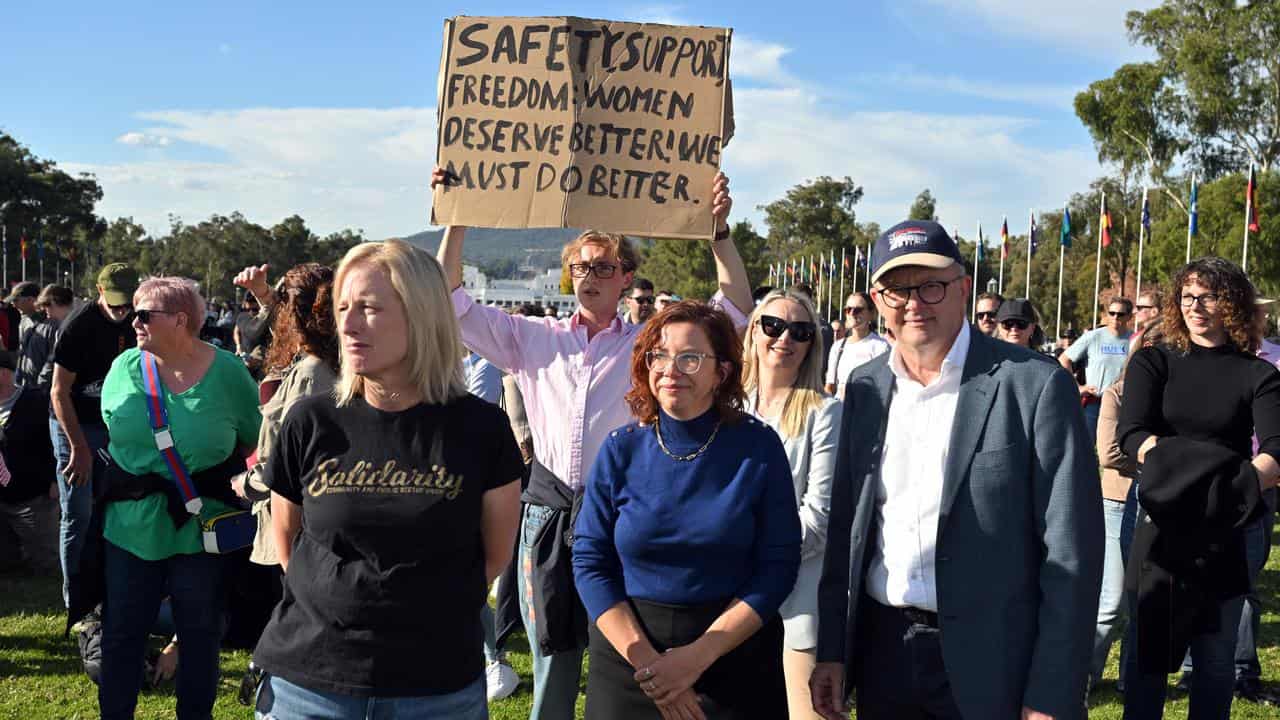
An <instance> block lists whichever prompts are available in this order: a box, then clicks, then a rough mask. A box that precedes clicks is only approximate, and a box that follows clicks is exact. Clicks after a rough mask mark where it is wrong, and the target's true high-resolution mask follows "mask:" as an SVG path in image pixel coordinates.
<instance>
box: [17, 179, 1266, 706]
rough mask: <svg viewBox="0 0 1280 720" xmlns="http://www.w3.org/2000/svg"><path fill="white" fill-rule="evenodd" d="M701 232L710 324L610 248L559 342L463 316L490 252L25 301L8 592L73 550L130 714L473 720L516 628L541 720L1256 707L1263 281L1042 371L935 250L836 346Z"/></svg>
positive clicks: (507, 317) (512, 317)
mask: <svg viewBox="0 0 1280 720" xmlns="http://www.w3.org/2000/svg"><path fill="white" fill-rule="evenodd" d="M433 183H434V184H438V185H444V186H446V187H447V186H448V185H449V183H450V178H449V177H448V176H447V175H446V173H444V172H443V171H441V170H437V171H436V173H435V174H434V175H433ZM709 200H710V202H709V205H710V207H711V212H712V215H713V217H714V219H715V223H716V224H715V227H716V231H715V237H714V239H713V240H712V241H711V242H710V250H711V253H712V255H713V256H714V260H715V268H716V272H717V280H718V290H717V292H716V293H715V295H714V296H712V297H710V298H707V299H705V300H702V299H681V298H680V297H678V296H677V295H675V294H674V293H671V292H669V291H655V287H654V285H653V283H652V282H650V281H647V280H644V279H642V278H640V277H638V276H637V273H638V272H639V270H640V256H639V254H638V253H637V251H636V249H635V247H634V246H633V245H632V244H631V242H630V241H629V240H628V239H627V238H625V237H622V236H620V235H615V234H611V233H606V232H597V231H587V232H584V233H583V234H581V235H580V236H578V237H577V238H576V239H575V240H573V241H572V242H570V243H569V244H568V245H566V246H565V248H564V250H563V253H562V258H561V259H562V262H563V265H564V268H565V270H566V272H567V273H568V276H569V277H570V278H571V279H572V282H573V289H574V294H575V295H576V297H577V300H578V303H579V307H578V309H577V311H576V312H574V313H573V314H572V315H570V316H569V317H566V318H557V317H556V316H555V314H554V313H546V312H544V311H543V310H542V309H540V308H537V307H534V306H522V307H520V308H517V309H515V310H514V311H513V312H510V313H508V312H504V311H502V310H500V309H498V308H494V307H487V306H483V305H481V304H479V303H477V302H475V301H474V300H473V298H472V297H471V296H470V295H469V294H468V293H467V291H466V290H465V288H464V287H463V286H462V282H461V280H462V257H463V245H464V242H465V236H466V229H465V228H462V227H450V228H448V229H447V230H446V231H445V234H444V236H443V239H442V241H441V244H440V247H439V250H438V254H437V256H435V257H432V256H431V255H429V254H427V253H425V252H423V251H421V250H419V249H416V248H414V247H413V246H411V245H409V244H407V243H404V242H401V241H398V240H389V241H385V242H375V243H364V244H361V245H359V246H357V247H355V248H354V249H352V250H351V251H350V252H349V253H348V254H347V255H346V256H345V257H344V258H343V259H342V260H341V262H340V263H339V264H338V265H337V267H326V266H322V265H319V264H315V263H305V264H302V265H298V266H296V267H293V268H289V269H287V270H286V271H285V272H284V273H282V274H281V275H280V277H279V278H278V279H277V280H275V282H274V283H273V282H272V279H271V269H270V268H269V267H267V266H265V265H263V266H251V267H248V268H245V270H244V271H243V272H241V273H240V274H239V275H238V276H237V277H236V278H235V284H236V285H238V286H239V287H241V288H243V290H244V299H243V301H242V303H239V304H238V305H232V304H224V305H217V306H215V305H213V304H210V303H208V302H207V301H206V299H205V298H204V297H203V295H202V292H201V289H200V288H199V287H198V286H197V285H196V284H195V283H194V282H192V281H190V280H187V279H184V278H177V277H150V278H140V277H139V276H138V274H137V272H136V271H135V270H134V269H132V268H131V267H129V266H127V265H124V264H119V263H116V264H111V265H108V266H106V267H105V268H103V269H102V271H101V272H100V274H99V275H98V277H97V291H98V294H97V297H96V298H94V299H93V300H90V301H85V302H80V303H77V302H76V301H75V299H74V298H73V296H72V293H71V291H70V290H69V289H67V288H62V287H59V286H56V285H50V286H47V287H45V288H40V287H38V286H36V285H34V284H32V283H21V284H19V285H16V286H15V287H14V288H13V289H12V291H11V293H10V295H9V297H8V298H7V300H6V303H5V305H4V307H3V310H4V312H0V342H2V343H3V344H4V345H5V347H6V351H5V352H3V353H0V425H2V426H3V431H4V436H3V460H4V463H3V466H2V467H0V567H3V568H6V569H10V570H11V569H13V568H22V567H28V568H34V567H35V566H34V565H33V563H35V562H37V561H38V556H39V555H40V550H39V548H41V547H42V545H41V543H45V545H46V546H48V547H49V548H50V551H49V552H50V553H52V552H53V550H52V547H53V545H55V544H56V554H57V557H58V564H59V566H60V568H61V572H62V577H63V600H64V603H65V604H66V607H67V610H68V627H71V626H72V624H73V623H74V624H75V627H76V629H77V632H78V634H79V637H80V639H81V646H82V649H84V650H85V652H86V667H87V668H88V667H89V666H90V663H89V657H88V654H89V653H88V650H87V649H88V648H92V650H93V653H92V654H93V661H92V668H93V671H92V673H91V674H92V675H93V677H94V679H95V681H96V682H97V683H98V698H99V706H100V710H101V715H102V717H103V718H106V719H108V720H113V719H115V718H131V717H133V715H134V711H135V708H136V703H137V697H138V693H139V692H140V689H141V688H142V686H143V685H144V684H146V683H148V682H157V681H160V680H162V679H164V678H167V677H176V695H177V700H176V715H177V717H179V718H193V719H195V718H208V717H211V712H212V707H213V704H214V700H215V696H216V694H217V689H218V680H219V670H218V667H219V663H218V660H219V651H220V649H221V648H222V647H225V646H228V645H234V644H240V645H243V646H247V647H252V648H253V650H254V652H253V662H252V664H251V666H250V667H249V668H247V669H246V673H245V676H244V678H243V681H242V692H241V700H242V701H243V702H245V704H248V705H251V706H252V707H253V708H254V711H255V713H256V715H257V717H260V718H277V719H280V720H292V719H294V718H299V719H300V718H332V719H334V720H339V719H341V720H345V719H347V718H352V719H354V718H367V717H396V718H399V717H403V718H428V717H432V718H436V717H447V718H459V719H463V720H465V719H467V718H476V719H480V718H485V717H487V716H488V710H487V703H488V702H489V701H492V700H495V699H498V698H501V697H505V696H507V695H509V694H510V693H511V692H513V691H514V690H515V688H516V686H517V685H518V683H520V682H522V678H520V677H519V676H518V674H517V673H516V672H515V671H514V670H513V669H512V668H511V666H510V664H509V662H508V661H507V659H506V656H505V652H504V648H505V647H506V645H507V644H508V640H509V638H510V636H511V634H512V633H513V632H522V633H523V634H524V635H525V637H527V639H528V644H529V648H530V654H531V656H532V677H531V678H527V679H525V680H528V681H529V682H531V687H532V711H531V720H569V719H570V718H573V717H575V706H576V704H577V702H578V698H579V694H580V686H581V684H582V682H583V677H582V672H583V657H584V653H589V655H590V663H589V668H590V670H589V673H588V674H587V677H586V678H585V684H586V698H585V714H586V717H587V718H592V719H601V720H604V719H608V720H615V719H624V720H625V719H628V718H661V719H662V720H718V719H721V718H733V719H746V718H753V719H754V718H762V719H774V718H792V719H793V720H795V719H799V718H805V719H808V718H823V719H824V720H836V718H841V717H846V716H847V714H848V712H849V711H850V710H851V709H856V713H857V717H859V718H862V719H863V720H875V719H877V718H885V719H890V718H892V719H894V720H897V719H900V718H970V719H972V718H1021V719H1027V720H1030V719H1036V720H1039V719H1043V718H1062V719H1068V718H1083V717H1086V715H1087V698H1088V695H1089V693H1090V692H1091V691H1092V690H1094V689H1095V688H1097V687H1098V686H1099V684H1100V683H1101V682H1102V675H1103V668H1104V666H1105V665H1106V662H1107V658H1108V656H1109V654H1110V652H1111V651H1112V649H1113V648H1112V646H1113V644H1114V643H1115V640H1116V639H1120V649H1119V652H1120V657H1121V662H1120V667H1121V670H1120V678H1119V683H1118V684H1117V689H1118V690H1120V692H1121V693H1122V694H1123V698H1124V715H1125V717H1126V718H1131V719H1132V720H1140V719H1145V718H1158V717H1161V715H1162V712H1163V707H1164V702H1165V689H1166V680H1167V676H1168V675H1169V674H1170V673H1175V672H1179V671H1181V672H1182V673H1183V676H1182V677H1183V679H1184V681H1185V683H1186V686H1187V688H1188V690H1189V693H1190V717H1192V718H1196V719H1197V720H1199V719H1204V720H1209V719H1221V718H1227V717H1228V716H1229V714H1230V708H1231V705H1232V702H1233V700H1234V698H1235V697H1237V696H1239V697H1243V698H1245V699H1247V700H1251V701H1258V700H1260V699H1262V687H1261V683H1260V668H1259V666H1258V659H1257V647H1256V645H1257V634H1258V633H1257V630H1258V623H1259V621H1260V615H1261V602H1260V598H1259V597H1258V596H1257V594H1256V592H1255V582H1256V580H1257V577H1258V574H1259V573H1260V571H1261V568H1262V567H1263V565H1264V564H1265V562H1266V556H1267V551H1268V550H1269V548H1270V544H1271V538H1270V534H1271V529H1272V524H1273V518H1274V515H1273V513H1274V512H1275V496H1276V491H1275V486H1276V484H1277V481H1278V480H1280V464H1278V463H1277V459H1280V371H1277V366H1280V347H1277V346H1276V345H1274V344H1271V343H1270V342H1269V341H1267V340H1266V338H1265V336H1266V335H1267V334H1268V331H1269V329H1270V326H1269V318H1268V312H1269V309H1270V304H1269V301H1267V300H1264V299H1261V298H1259V297H1258V295H1257V292H1256V290H1255V288H1254V286H1253V284H1252V283H1251V282H1250V281H1249V279H1248V278H1247V276H1246V275H1245V274H1244V273H1243V272H1242V271H1241V270H1240V269H1239V268H1238V267H1235V266H1234V265H1232V264H1230V263H1229V262H1226V261H1224V260H1220V259H1217V258H1203V259H1199V260H1195V261H1193V262H1191V263H1189V264H1187V265H1186V266H1185V267H1183V268H1182V269H1180V270H1179V271H1178V272H1177V273H1175V274H1174V275H1173V276H1172V277H1171V278H1169V280H1168V283H1167V285H1166V286H1165V287H1164V288H1152V287H1144V289H1143V292H1142V293H1141V294H1140V295H1139V296H1138V297H1137V298H1136V302H1133V301H1130V300H1129V299H1127V298H1125V297H1123V296H1121V295H1114V296H1108V297H1107V298H1106V303H1105V307H1106V321H1105V324H1104V325H1103V326H1101V327H1098V328H1094V329H1090V330H1089V331H1087V332H1085V333H1084V334H1082V335H1079V336H1078V337H1075V336H1072V335H1068V334H1066V333H1064V337H1060V338H1058V342H1057V344H1056V346H1055V347H1049V346H1048V342H1049V341H1048V340H1047V339H1046V336H1045V332H1044V329H1043V323H1042V320H1041V316H1040V314H1039V312H1038V311H1037V309H1036V307H1035V306H1034V305H1033V304H1032V303H1031V302H1030V301H1028V300H1026V299H1020V298H1009V299H1005V298H1002V297H1000V296H999V295H996V294H993V293H992V294H983V295H979V296H977V300H976V303H975V305H976V307H974V308H973V309H972V311H971V310H970V308H969V299H970V298H971V297H973V295H972V292H973V285H972V283H973V279H972V277H971V276H970V274H969V273H968V271H967V269H966V265H965V262H964V260H963V258H962V257H961V255H960V252H959V250H958V248H957V246H956V243H955V242H954V240H953V239H952V238H951V237H950V236H949V235H948V234H947V232H946V231H945V230H944V229H943V228H942V227H941V226H940V225H938V224H936V223H932V222H926V221H909V222H904V223H901V224H899V225H896V226H894V227H892V228H890V229H889V230H887V231H885V232H884V233H883V234H882V235H881V237H880V238H879V239H878V240H877V241H876V244H875V248H874V252H873V255H872V257H873V258H875V263H874V265H873V266H872V268H871V269H870V272H871V286H870V290H869V291H867V292H854V293H852V294H850V295H849V296H848V298H846V299H845V302H844V304H843V309H842V313H841V317H840V318H839V319H838V321H837V322H834V323H833V322H828V321H827V319H826V318H823V317H821V316H820V315H819V313H818V311H817V310H816V309H815V305H814V303H813V300H812V296H813V294H812V291H811V290H810V289H809V288H807V287H805V286H803V285H800V286H794V287H787V288H767V287H764V288H761V287H753V286H752V285H751V283H750V282H749V279H748V276H747V271H746V267H745V265H744V263H743V261H742V258H741V257H740V256H739V254H738V250H737V248H736V247H735V245H734V242H733V240H732V238H731V237H730V235H729V232H728V224H727V220H728V216H729V213H730V210H731V208H732V199H731V196H730V192H729V185H728V180H727V178H725V177H723V176H720V177H718V178H717V180H716V182H715V185H714V188H713V191H712V197H711V198H710V199H709ZM233 351H234V352H233ZM1055 356H1056V358H1055ZM51 498H56V499H57V505H56V507H52V506H51V503H52V499H51ZM42 513H43V516H44V520H42V519H41V515H42ZM54 515H56V516H57V517H60V520H58V524H57V529H56V530H53V529H52V528H53V526H52V524H51V523H50V522H48V518H49V517H52V516H54ZM54 534H56V537H57V540H56V543H55V542H54V540H53V535H54ZM33 571H39V570H37V569H33ZM54 572H56V570H54ZM490 597H492V598H493V599H494V602H493V604H492V605H491V603H490V600H489V598H490ZM157 634H161V635H162V640H161V641H160V642H161V644H162V647H161V649H159V652H158V653H153V654H152V656H151V657H150V658H148V647H149V643H150V639H151V638H153V637H155V636H156V635H157ZM87 636H92V641H91V642H86V637H87Z"/></svg>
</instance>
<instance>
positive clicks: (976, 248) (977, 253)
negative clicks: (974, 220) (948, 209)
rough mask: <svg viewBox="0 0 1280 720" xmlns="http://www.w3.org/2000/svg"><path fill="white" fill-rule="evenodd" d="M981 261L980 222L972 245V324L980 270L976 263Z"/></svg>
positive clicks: (974, 320)
mask: <svg viewBox="0 0 1280 720" xmlns="http://www.w3.org/2000/svg"><path fill="white" fill-rule="evenodd" d="M981 259H982V221H978V239H977V241H976V242H974V244H973V308H972V310H971V313H972V315H973V322H977V321H978V277H979V273H980V269H979V266H978V261H980V260H981Z"/></svg>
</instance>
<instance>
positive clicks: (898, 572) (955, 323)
mask: <svg viewBox="0 0 1280 720" xmlns="http://www.w3.org/2000/svg"><path fill="white" fill-rule="evenodd" d="M872 257H873V260H874V262H875V263H876V267H875V269H874V272H873V275H872V279H873V281H874V288H873V289H872V297H873V299H874V300H875V303H876V306H877V308H879V310H880V313H881V315H882V316H883V317H884V321H885V324H886V325H887V326H888V327H889V329H891V330H892V331H893V334H894V335H895V336H896V338H897V344H896V345H895V347H894V349H893V351H892V352H890V353H889V354H887V355H882V356H881V357H879V358H877V359H875V360H873V361H871V362H870V363H867V364H866V365H863V366H861V367H859V368H858V369H857V370H856V371H854V373H853V375H852V376H851V377H850V379H849V381H848V385H847V387H846V394H845V406H844V413H843V420H842V426H841V433H840V448H839V450H838V452H837V457H836V468H835V479H834V485H833V487H832V495H831V516H830V525H829V529H828V539H827V550H826V556H825V560H824V566H823V574H822V580H821V582H820V584H819V588H818V622H819V625H818V658H817V660H818V665H817V669H816V670H815V671H814V674H813V677H812V680H811V682H810V689H811V692H812V695H813V698H814V710H815V711H817V712H818V713H819V714H820V715H822V716H823V717H824V718H827V719H828V720H834V719H835V718H838V717H841V714H842V713H843V711H844V710H845V706H846V698H847V692H846V688H848V689H853V690H856V703H857V716H858V720H878V719H879V718H892V719H893V720H903V719H908V720H909V719H911V718H967V719H968V720H993V719H994V720H1019V719H1028V720H1029V719H1036V720H1043V719H1044V718H1059V719H1061V718H1085V717H1086V708H1085V692H1086V688H1085V685H1086V678H1087V676H1088V674H1089V657H1090V652H1091V649H1092V645H1093V627H1094V622H1095V620H1096V613H1097V606H1098V590H1099V587H1100V585H1101V582H1102V555H1103V542H1104V531H1103V520H1102V511H1101V505H1102V503H1101V497H1100V489H1099V488H1100V484H1099V480H1098V466H1097V459H1096V458H1095V457H1094V454H1093V440H1092V438H1090V437H1089V436H1088V431H1087V430H1086V429H1085V423H1084V417H1083V415H1082V414H1081V412H1080V404H1079V403H1080V400H1079V394H1078V393H1077V391H1076V387H1075V383H1074V382H1073V381H1072V379H1071V377H1070V376H1068V375H1067V374H1066V373H1065V372H1064V371H1062V370H1061V369H1060V368H1058V367H1057V366H1056V365H1055V364H1054V363H1053V362H1052V361H1051V360H1049V359H1046V358H1045V357H1043V356H1041V355H1038V354H1036V353H1033V352H1031V351H1029V350H1026V349H1024V348H1021V347H1017V346H1014V345H1012V344H1009V343H1005V342H1002V341H1000V340H995V339H993V338H989V337H987V336H986V335H983V334H982V333H980V332H977V331H975V330H973V329H972V328H971V327H970V325H969V323H968V319H967V317H966V315H967V308H966V305H967V303H966V300H967V299H968V298H969V297H970V295H971V293H972V282H973V281H972V278H970V277H968V275H967V273H966V271H965V268H964V264H963V260H962V259H961V255H960V252H959V250H958V249H957V248H956V245H955V242H954V241H953V240H952V239H951V238H950V236H948V235H947V233H946V231H945V230H944V229H943V228H942V227H941V226H940V225H938V224H937V223H932V222H924V221H919V222H917V221H910V222H906V223H901V224H899V225H896V226H894V227H893V228H890V229H889V230H888V231H887V232H885V233H884V234H883V235H881V236H880V238H879V239H878V240H877V242H876V246H875V249H874V252H873V254H872Z"/></svg>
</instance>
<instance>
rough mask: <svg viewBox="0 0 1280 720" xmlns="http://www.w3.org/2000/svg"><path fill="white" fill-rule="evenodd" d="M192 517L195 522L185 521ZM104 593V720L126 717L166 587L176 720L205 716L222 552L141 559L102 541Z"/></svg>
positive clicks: (214, 675)
mask: <svg viewBox="0 0 1280 720" xmlns="http://www.w3.org/2000/svg"><path fill="white" fill-rule="evenodd" d="M192 522H194V521H192ZM103 565H104V570H105V575H106V597H105V599H104V601H103V603H102V683H101V685H99V686H98V707H99V709H100V711H101V713H102V718H103V720H115V719H116V718H132V717H133V712H134V708H135V707H136V706H137V704H138V690H139V688H141V686H142V680H143V678H142V658H143V654H144V653H145V652H146V645H147V636H148V635H149V631H150V630H151V627H152V625H154V624H155V622H156V616H157V613H158V612H159V610H160V601H161V600H162V599H163V598H164V596H165V594H166V593H168V596H169V599H170V602H171V604H172V606H173V621H174V625H175V626H176V628H177V636H178V646H179V651H178V652H179V659H178V677H177V679H178V687H177V690H178V708H177V717H178V718H180V719H181V720H187V719H188V718H190V719H191V720H207V719H208V718H209V717H210V712H212V710H213V701H214V698H215V696H216V695H217V692H218V646H219V644H220V641H221V639H222V565H223V558H222V556H221V555H210V554H207V553H199V554H197V555H174V556H173V557H170V558H166V559H164V560H155V561H152V560H143V559H141V558H139V557H138V556H136V555H134V554H133V553H130V552H129V551H127V550H123V549H121V548H119V547H117V546H115V545H114V544H112V543H110V542H106V543H104V549H103Z"/></svg>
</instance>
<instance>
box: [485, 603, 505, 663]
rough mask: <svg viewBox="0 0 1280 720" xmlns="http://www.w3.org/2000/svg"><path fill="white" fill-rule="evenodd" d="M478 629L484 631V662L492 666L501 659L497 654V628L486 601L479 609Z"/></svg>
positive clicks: (498, 653)
mask: <svg viewBox="0 0 1280 720" xmlns="http://www.w3.org/2000/svg"><path fill="white" fill-rule="evenodd" d="M480 627H481V629H482V630H483V631H484V661H485V663H486V664H489V665H492V664H493V663H496V662H498V661H499V660H501V659H502V653H500V652H498V626H497V622H496V621H495V620H494V617H493V608H491V607H489V603H488V601H485V604H484V607H482V608H480Z"/></svg>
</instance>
